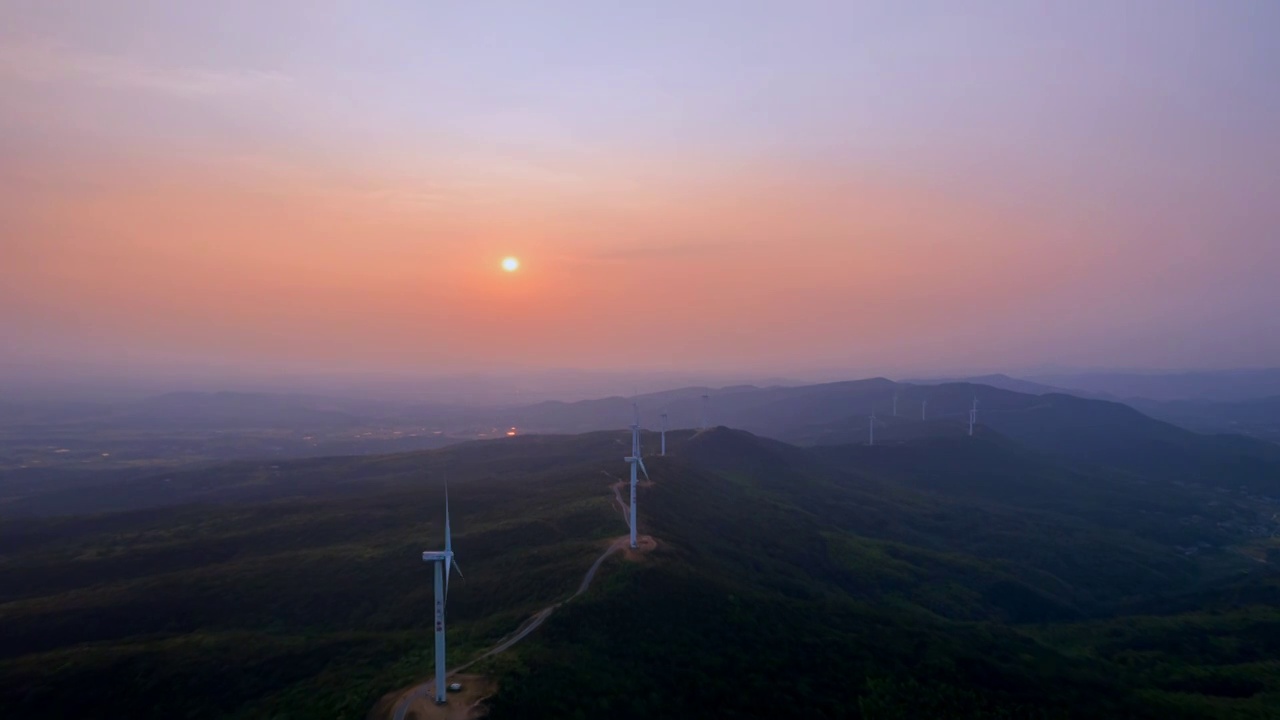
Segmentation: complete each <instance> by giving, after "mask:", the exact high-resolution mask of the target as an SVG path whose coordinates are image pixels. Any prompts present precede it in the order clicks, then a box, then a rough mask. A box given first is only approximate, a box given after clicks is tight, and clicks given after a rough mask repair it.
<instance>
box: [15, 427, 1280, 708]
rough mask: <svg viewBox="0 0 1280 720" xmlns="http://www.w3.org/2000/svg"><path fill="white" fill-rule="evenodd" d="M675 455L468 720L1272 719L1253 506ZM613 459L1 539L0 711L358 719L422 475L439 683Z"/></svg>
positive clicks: (598, 514)
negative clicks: (644, 537) (446, 629)
mask: <svg viewBox="0 0 1280 720" xmlns="http://www.w3.org/2000/svg"><path fill="white" fill-rule="evenodd" d="M966 440H967V439H966ZM655 441H656V438H654V437H652V436H646V438H645V447H647V448H653V447H655V446H656V442H655ZM669 443H670V446H671V449H672V454H671V456H670V457H667V458H658V457H649V458H647V462H648V464H649V468H650V471H651V473H652V474H653V477H654V481H655V483H654V485H653V486H651V487H647V488H645V489H643V490H642V492H641V497H640V515H641V524H642V530H643V531H644V532H647V533H651V534H652V535H654V536H655V537H656V538H657V539H658V542H659V546H658V549H657V550H655V551H654V552H653V553H651V554H650V555H648V556H646V557H645V559H644V560H643V561H642V562H639V563H633V562H624V561H623V560H621V559H618V558H614V559H611V560H609V561H608V562H607V563H606V566H605V568H604V570H603V571H602V576H601V578H600V579H599V580H597V584H596V585H595V586H593V588H592V590H591V591H590V592H588V593H587V594H586V595H585V596H583V597H582V598H579V599H578V600H575V601H574V602H572V603H570V604H568V605H566V606H565V607H563V608H561V609H560V610H559V611H558V612H556V613H555V614H554V615H553V616H552V617H551V619H550V620H549V621H548V622H547V624H546V625H544V626H543V627H542V628H540V629H539V630H538V631H537V632H535V633H534V634H533V635H532V636H530V638H529V639H528V640H527V641H526V642H525V643H524V644H521V645H518V646H517V647H516V648H515V649H513V650H512V651H510V652H509V653H507V654H504V655H501V656H499V657H497V658H495V659H494V660H492V661H487V664H485V665H482V666H481V669H482V670H486V671H488V672H491V673H492V674H494V675H495V677H497V678H498V679H499V681H500V691H499V694H498V695H497V696H496V697H494V698H493V699H492V713H491V716H492V717H495V718H503V717H520V718H536V717H544V716H545V717H566V716H569V717H578V716H581V717H588V716H596V715H607V716H609V717H705V716H707V715H708V713H712V714H715V715H717V716H723V717H734V716H738V717H757V716H758V717H764V716H777V715H779V714H781V715H791V716H794V715H804V716H808V717H850V718H880V717H930V716H931V717H957V718H967V717H975V718H976V717H1009V718H1023V717H1046V718H1058V717H1064V718H1065V717H1134V718H1146V717H1151V718H1156V717H1160V718H1168V717H1175V718H1180V717H1185V718H1213V717H1241V718H1248V717H1259V718H1261V717H1274V715H1275V712H1276V710H1277V707H1280V705H1278V704H1277V702H1278V700H1280V694H1278V693H1280V681H1277V680H1276V678H1277V677H1280V674H1277V673H1274V672H1270V670H1271V669H1272V668H1271V665H1269V664H1268V663H1270V662H1272V661H1271V658H1275V657H1276V656H1277V655H1276V652H1277V651H1280V643H1277V638H1278V637H1280V618H1278V617H1277V614H1276V613H1275V611H1273V610H1272V608H1273V607H1275V604H1274V601H1275V599H1276V595H1277V583H1276V579H1275V576H1274V574H1273V573H1272V572H1271V566H1270V565H1267V564H1263V563H1260V562H1257V561H1256V559H1254V558H1262V559H1265V553H1266V552H1267V551H1268V546H1267V543H1268V542H1269V541H1268V540H1266V539H1265V538H1262V537H1259V536H1257V535H1256V534H1255V533H1253V532H1252V531H1251V530H1250V528H1251V527H1253V524H1256V523H1257V522H1260V520H1259V519H1258V517H1259V516H1260V515H1261V514H1263V513H1265V510H1266V508H1263V507H1260V506H1258V502H1259V501H1258V500H1257V498H1256V497H1255V496H1252V495H1250V494H1248V493H1241V492H1238V491H1226V490H1224V489H1223V488H1221V487H1220V486H1213V485H1209V484H1197V483H1188V482H1182V481H1177V482H1175V481H1173V480H1170V481H1167V482H1163V483H1161V484H1160V485H1159V486H1158V487H1153V486H1152V485H1151V483H1152V482H1155V481H1153V480H1151V479H1150V478H1147V477H1145V476H1140V475H1135V474H1133V473H1128V472H1121V471H1117V470H1110V469H1106V468H1101V469H1100V468H1098V467H1096V466H1094V465H1090V464H1087V463H1075V462H1073V461H1070V460H1069V459H1066V458H1064V457H1062V456H1061V455H1057V454H1047V453H1043V452H1039V451H1035V450H1031V449H1029V448H1028V447H1027V446H1026V445H1024V444H1021V443H1017V442H1014V441H1011V440H1005V439H1001V438H999V437H998V436H989V437H983V438H975V439H974V441H973V442H967V441H958V439H956V438H948V437H934V438H923V439H920V440H918V441H912V442H907V441H902V442H900V443H896V444H893V445H887V446H883V447H882V446H877V447H870V448H868V447H859V446H829V447H820V448H807V449H805V448H798V447H794V446H790V445H786V444H783V443H780V442H777V441H772V440H765V439H762V438H758V437H755V436H753V435H750V434H748V433H745V432H741V431H732V430H727V429H724V428H717V429H714V430H710V431H706V432H702V433H698V434H693V433H690V432H688V431H682V432H677V433H672V434H671V436H670V437H669ZM626 449H627V438H626V437H625V435H624V434H622V433H604V432H602V433H591V434H587V435H580V436H541V437H539V436H527V437H518V438H511V439H504V440H500V441H492V442H479V443H467V444H463V445H458V446H454V447H450V448H446V449H443V450H438V451H432V452H427V453H416V454H411V455H395V456H385V457H373V458H369V457H365V458H333V459H315V460H302V461H291V462H280V463H279V464H278V465H277V466H276V468H275V469H274V470H272V471H271V472H264V468H263V466H261V465H260V464H254V463H238V464H233V465H226V466H218V467H216V468H211V469H195V470H191V471H190V472H188V473H183V474H174V475H172V476H170V477H169V482H168V483H166V484H167V485H170V486H174V485H176V489H175V490H173V492H175V493H177V494H178V495H177V498H175V499H179V500H185V501H187V502H194V501H200V502H203V503H204V504H199V505H193V504H186V505H180V506H177V507H169V508H144V509H138V510H132V511H127V512H117V513H111V514H100V515H90V516H79V517H63V518H48V519H28V520H7V521H3V522H0V702H2V703H3V706H4V707H5V708H6V717H36V716H41V717H48V716H53V717H61V716H72V715H75V716H78V717H103V718H108V717H111V718H114V717H139V718H147V717H156V718H159V717H165V718H169V717H175V716H179V717H191V718H204V717H210V718H211V717H245V718H249V717H253V718H259V717H262V718H265V717H293V718H301V717H326V718H332V717H339V718H360V717H364V716H365V714H366V713H368V711H369V709H370V708H371V707H372V706H373V704H374V702H375V701H376V700H377V699H378V698H379V697H381V696H382V695H383V694H384V693H386V692H389V691H391V690H393V689H395V688H397V687H402V686H405V685H408V684H411V683H412V682H415V681H417V680H418V679H421V678H423V677H425V676H427V675H428V674H429V673H430V672H431V660H430V656H429V643H430V622H429V612H428V610H429V608H430V599H429V598H430V593H431V586H430V581H429V580H428V577H427V572H426V569H425V568H424V567H422V565H421V562H420V560H419V559H418V554H419V553H420V552H421V550H423V549H429V548H430V547H431V546H433V545H435V544H439V543H440V542H441V539H442V536H443V530H442V527H441V519H442V517H441V516H442V498H443V482H444V479H445V478H446V477H447V478H448V479H449V484H450V494H451V497H452V502H453V510H454V528H455V549H456V550H457V552H458V553H459V561H460V563H461V565H462V566H463V567H464V568H465V572H466V580H465V581H459V582H455V583H454V585H453V586H452V588H451V596H450V655H451V657H452V658H454V659H455V661H461V660H464V659H465V658H467V657H474V656H475V655H478V654H479V653H480V652H481V651H482V650H483V648H485V647H488V646H490V645H492V644H493V643H494V642H496V641H497V640H498V639H499V638H501V637H502V636H503V635H505V634H507V633H508V632H510V631H511V630H513V629H514V628H515V627H516V626H517V625H518V624H519V623H520V622H521V621H522V620H523V619H524V618H525V617H527V616H528V615H529V614H531V613H533V612H534V611H536V610H537V609H539V608H542V607H545V606H546V605H548V604H550V603H552V602H555V601H557V600H559V599H562V598H564V597H567V596H568V595H569V594H570V593H571V592H572V591H573V590H574V589H575V588H576V587H577V585H578V583H579V582H580V581H581V578H582V573H583V572H584V571H585V570H586V568H587V566H588V565H589V564H590V563H591V561H592V559H593V558H594V557H595V556H596V555H598V554H599V552H600V550H601V549H602V547H603V546H604V544H606V543H607V540H608V538H611V537H616V536H619V535H622V534H623V533H625V531H626V528H625V526H624V525H623V524H622V521H621V518H620V516H619V513H618V511H617V508H616V506H614V504H613V501H612V492H611V490H610V489H609V485H610V484H611V483H612V482H613V481H614V477H615V476H620V475H621V474H622V472H623V469H624V464H623V462H622V456H623V455H624V454H625V451H626ZM267 469H268V470H270V469H271V468H269V467H268V468H267ZM146 482H148V483H154V482H156V481H155V480H147V481H146ZM138 493H139V495H140V496H145V495H146V492H145V489H139V490H138ZM1246 553H1248V554H1250V555H1251V556H1252V557H1246V556H1245V554H1246Z"/></svg>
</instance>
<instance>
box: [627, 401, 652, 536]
mask: <svg viewBox="0 0 1280 720" xmlns="http://www.w3.org/2000/svg"><path fill="white" fill-rule="evenodd" d="M631 409H632V410H633V411H634V412H635V422H634V423H633V424H632V425H631V455H630V456H629V457H626V458H623V459H624V460H626V461H627V463H628V464H630V465H631V547H633V548H634V547H636V482H637V481H638V480H639V478H638V477H637V475H636V468H637V467H638V468H639V469H640V471H641V472H643V473H644V479H645V480H648V479H649V471H648V470H646V469H645V467H644V460H642V459H641V458H640V408H638V407H636V404H635V403H631Z"/></svg>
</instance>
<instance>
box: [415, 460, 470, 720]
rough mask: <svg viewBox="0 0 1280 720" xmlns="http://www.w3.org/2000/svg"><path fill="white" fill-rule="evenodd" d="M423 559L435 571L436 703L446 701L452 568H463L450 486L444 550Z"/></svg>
mask: <svg viewBox="0 0 1280 720" xmlns="http://www.w3.org/2000/svg"><path fill="white" fill-rule="evenodd" d="M422 561H423V562H429V563H431V564H432V566H433V570H434V572H435V585H436V704H437V705H443V704H444V703H445V691H446V690H447V689H448V688H446V687H445V684H444V672H445V665H444V606H445V601H446V600H447V599H448V597H449V575H450V574H451V571H452V570H457V571H458V577H462V568H461V567H459V566H458V565H457V564H455V563H454V562H453V536H452V534H451V533H450V532H449V486H448V485H445V487H444V552H431V551H427V552H424V553H422Z"/></svg>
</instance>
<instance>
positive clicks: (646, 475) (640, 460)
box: [636, 456, 649, 480]
mask: <svg viewBox="0 0 1280 720" xmlns="http://www.w3.org/2000/svg"><path fill="white" fill-rule="evenodd" d="M636 462H638V463H640V471H641V472H643V473H644V479H645V480H648V479H649V471H648V470H646V469H645V467H644V460H643V459H641V458H640V457H638V456H637V457H636Z"/></svg>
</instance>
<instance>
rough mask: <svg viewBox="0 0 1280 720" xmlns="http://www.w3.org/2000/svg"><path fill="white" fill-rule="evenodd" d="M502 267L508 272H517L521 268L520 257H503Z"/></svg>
mask: <svg viewBox="0 0 1280 720" xmlns="http://www.w3.org/2000/svg"><path fill="white" fill-rule="evenodd" d="M502 269H503V270H506V271H507V272H515V271H516V270H519V269H520V260H519V258H513V257H505V258H502Z"/></svg>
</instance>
